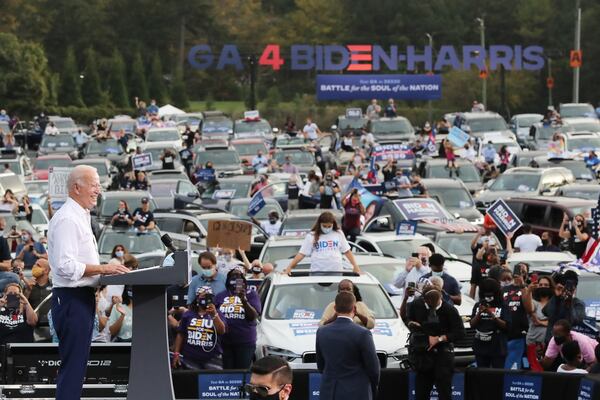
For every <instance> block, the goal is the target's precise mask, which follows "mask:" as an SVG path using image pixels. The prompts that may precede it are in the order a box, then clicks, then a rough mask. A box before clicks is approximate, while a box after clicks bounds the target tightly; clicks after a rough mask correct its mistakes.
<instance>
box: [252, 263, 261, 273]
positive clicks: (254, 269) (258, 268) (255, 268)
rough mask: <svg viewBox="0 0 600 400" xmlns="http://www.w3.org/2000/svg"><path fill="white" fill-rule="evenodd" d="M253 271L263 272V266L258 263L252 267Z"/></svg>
mask: <svg viewBox="0 0 600 400" xmlns="http://www.w3.org/2000/svg"><path fill="white" fill-rule="evenodd" d="M252 272H253V273H255V274H260V273H261V272H262V268H261V267H260V266H258V265H256V266H254V267H252Z"/></svg>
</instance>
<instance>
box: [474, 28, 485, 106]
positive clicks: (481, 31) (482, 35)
mask: <svg viewBox="0 0 600 400" xmlns="http://www.w3.org/2000/svg"><path fill="white" fill-rule="evenodd" d="M475 20H476V21H477V22H479V36H480V40H481V48H482V51H483V54H484V56H485V54H486V52H485V22H484V21H483V18H475ZM483 68H485V69H486V71H487V64H486V62H485V57H484V58H483ZM481 103H482V104H483V105H484V107H485V109H486V110H487V76H486V77H484V78H483V79H482V82H481Z"/></svg>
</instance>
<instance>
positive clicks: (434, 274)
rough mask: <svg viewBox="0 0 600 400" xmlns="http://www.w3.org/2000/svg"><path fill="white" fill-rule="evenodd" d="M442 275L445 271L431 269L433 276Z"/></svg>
mask: <svg viewBox="0 0 600 400" xmlns="http://www.w3.org/2000/svg"><path fill="white" fill-rule="evenodd" d="M442 275H444V271H440V272H437V271H431V276H439V277H440V278H441V277H442Z"/></svg>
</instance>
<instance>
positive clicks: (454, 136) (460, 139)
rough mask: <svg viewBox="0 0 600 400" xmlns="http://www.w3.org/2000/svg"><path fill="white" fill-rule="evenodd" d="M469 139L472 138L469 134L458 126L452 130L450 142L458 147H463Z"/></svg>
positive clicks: (449, 137)
mask: <svg viewBox="0 0 600 400" xmlns="http://www.w3.org/2000/svg"><path fill="white" fill-rule="evenodd" d="M469 137H470V136H469V134H468V133H467V132H465V131H463V130H462V129H460V128H458V127H456V126H453V127H452V129H450V134H449V135H448V140H449V141H450V142H451V143H452V144H453V145H455V146H457V147H463V146H464V145H465V143H467V141H468V140H469Z"/></svg>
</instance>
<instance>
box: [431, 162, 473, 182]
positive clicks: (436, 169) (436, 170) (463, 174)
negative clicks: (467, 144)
mask: <svg viewBox="0 0 600 400" xmlns="http://www.w3.org/2000/svg"><path fill="white" fill-rule="evenodd" d="M458 168H459V170H460V180H462V181H463V182H465V183H467V182H481V176H480V175H479V172H477V168H476V167H475V166H474V165H473V164H471V163H468V164H458ZM427 178H448V170H447V169H446V165H445V164H443V165H442V164H440V165H431V166H430V167H429V176H427Z"/></svg>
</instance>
